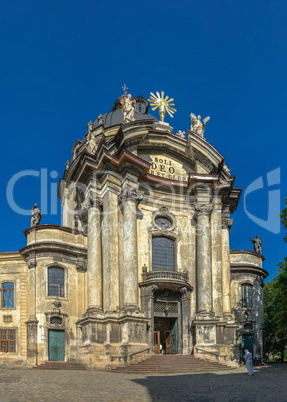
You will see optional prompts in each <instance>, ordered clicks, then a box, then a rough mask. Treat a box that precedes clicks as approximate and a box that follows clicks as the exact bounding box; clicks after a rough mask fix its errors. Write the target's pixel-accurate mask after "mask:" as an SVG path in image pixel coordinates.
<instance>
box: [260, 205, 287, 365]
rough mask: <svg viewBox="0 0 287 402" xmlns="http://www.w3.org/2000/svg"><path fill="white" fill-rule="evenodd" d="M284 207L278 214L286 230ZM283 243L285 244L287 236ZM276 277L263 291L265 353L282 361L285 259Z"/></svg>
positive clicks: (286, 323) (286, 322)
mask: <svg viewBox="0 0 287 402" xmlns="http://www.w3.org/2000/svg"><path fill="white" fill-rule="evenodd" d="M285 201H286V206H285V208H284V210H283V211H282V213H281V214H280V218H281V222H282V224H283V226H284V228H285V229H287V199H285ZM284 241H286V242H287V236H285V238H284ZM278 265H279V270H278V275H277V276H276V277H275V278H274V279H273V280H272V281H270V282H268V283H267V284H266V286H265V289H264V298H265V303H264V319H265V330H266V338H265V339H266V351H267V353H268V354H269V355H270V354H272V355H276V354H278V353H280V355H281V360H282V361H284V353H286V349H287V257H285V258H284V261H283V262H280V263H279V264H278Z"/></svg>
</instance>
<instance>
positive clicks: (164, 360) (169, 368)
mask: <svg viewBox="0 0 287 402" xmlns="http://www.w3.org/2000/svg"><path fill="white" fill-rule="evenodd" d="M221 370H232V367H229V366H227V365H225V364H221V363H218V362H211V361H206V360H201V359H199V358H196V357H193V356H190V355H188V356H183V355H164V354H161V355H154V356H152V357H150V358H148V359H146V360H143V361H141V362H135V363H131V364H129V365H128V366H126V367H117V368H113V369H111V372H113V373H132V374H136V373H143V374H160V373H199V372H210V371H221Z"/></svg>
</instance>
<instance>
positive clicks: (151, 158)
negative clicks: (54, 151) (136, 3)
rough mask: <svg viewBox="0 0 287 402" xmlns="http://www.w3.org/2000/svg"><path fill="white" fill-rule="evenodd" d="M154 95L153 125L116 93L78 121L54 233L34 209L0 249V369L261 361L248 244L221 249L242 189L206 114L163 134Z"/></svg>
mask: <svg viewBox="0 0 287 402" xmlns="http://www.w3.org/2000/svg"><path fill="white" fill-rule="evenodd" d="M156 98H157V99H156ZM166 99H167V97H165V98H164V96H162V97H161V95H160V94H158V93H157V96H154V97H153V99H151V100H150V102H151V103H152V101H153V103H152V106H155V107H154V108H157V107H158V109H159V112H160V117H161V118H160V120H158V119H157V118H156V117H155V116H153V115H151V114H150V113H149V107H150V105H149V103H148V101H147V100H146V99H144V98H143V97H141V96H138V97H136V98H132V97H131V95H128V94H126V93H125V94H124V95H122V96H121V97H120V98H119V99H117V101H116V102H115V103H114V107H113V109H112V111H110V112H108V113H106V114H105V115H99V117H98V118H97V119H96V120H95V122H90V123H89V124H88V132H87V133H86V135H85V137H84V139H83V140H82V141H76V143H75V144H74V146H73V149H72V153H73V157H72V160H71V161H70V162H69V163H68V164H66V170H65V172H64V175H63V178H62V180H61V181H60V183H59V197H60V198H61V199H62V214H63V222H62V225H54V224H41V222H40V210H39V209H38V208H37V205H35V206H34V208H33V211H32V213H33V216H32V221H31V227H30V228H28V229H27V230H25V232H24V233H25V236H26V239H27V244H26V246H25V247H24V248H22V249H21V250H19V251H18V252H2V253H0V278H1V309H0V332H1V351H0V356H1V359H2V362H4V361H5V362H9V363H15V364H23V365H28V366H35V365H38V364H40V363H43V362H45V361H70V362H72V361H74V362H81V363H82V364H84V365H85V366H86V367H88V368H91V369H105V368H109V367H112V366H116V365H120V364H125V362H126V361H129V358H130V357H131V356H133V357H134V358H143V357H145V356H148V355H149V354H151V353H152V354H153V353H155V354H156V353H160V350H161V349H163V350H164V351H165V353H167V354H182V355H190V354H193V355H194V356H198V357H201V358H206V359H218V360H219V361H224V362H225V363H227V364H230V365H237V364H238V362H239V360H240V356H241V352H242V348H243V347H245V348H246V347H247V348H249V350H250V351H252V352H253V354H254V358H255V359H257V360H258V361H261V360H262V359H263V358H264V336H263V335H264V334H263V280H264V278H266V276H267V275H268V274H267V272H266V271H265V270H264V269H263V268H262V261H263V260H264V258H263V256H262V254H261V248H260V245H259V243H260V241H259V238H258V239H253V240H254V242H255V245H256V246H257V247H255V251H249V250H230V247H229V235H230V229H231V226H232V223H233V219H231V214H232V213H233V212H234V211H235V210H236V207H237V204H238V202H239V198H240V193H241V189H239V188H236V187H235V186H234V181H235V176H232V175H231V174H230V170H229V169H228V168H227V166H226V165H225V162H224V157H223V156H222V155H221V154H220V153H219V152H218V151H217V150H216V149H215V148H214V147H213V146H212V145H211V144H209V143H208V142H207V141H206V139H205V138H204V131H205V126H206V123H207V121H208V119H205V120H203V122H202V121H201V118H200V116H196V115H193V114H192V115H191V120H192V124H191V128H190V129H189V130H188V132H187V133H186V135H184V133H183V132H182V131H179V132H178V133H176V134H175V133H173V129H172V127H171V126H170V125H169V124H168V123H166V122H164V115H165V113H166V112H170V113H169V114H172V113H173V111H174V109H173V108H172V107H171V106H172V104H171V103H170V101H166ZM154 108H153V109H154ZM256 242H257V243H256Z"/></svg>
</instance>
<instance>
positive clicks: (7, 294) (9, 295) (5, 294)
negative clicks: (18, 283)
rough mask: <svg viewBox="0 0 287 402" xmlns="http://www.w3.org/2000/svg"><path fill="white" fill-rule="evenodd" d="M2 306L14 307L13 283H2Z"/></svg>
mask: <svg viewBox="0 0 287 402" xmlns="http://www.w3.org/2000/svg"><path fill="white" fill-rule="evenodd" d="M2 307H7V308H11V307H14V283H8V282H6V283H2Z"/></svg>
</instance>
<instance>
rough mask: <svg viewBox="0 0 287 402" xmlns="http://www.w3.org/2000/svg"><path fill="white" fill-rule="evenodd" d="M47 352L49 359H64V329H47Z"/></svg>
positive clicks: (57, 360) (58, 360) (60, 360)
mask: <svg viewBox="0 0 287 402" xmlns="http://www.w3.org/2000/svg"><path fill="white" fill-rule="evenodd" d="M48 353H49V360H50V361H56V362H62V361H64V360H65V331H56V330H54V329H49V333H48Z"/></svg>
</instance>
